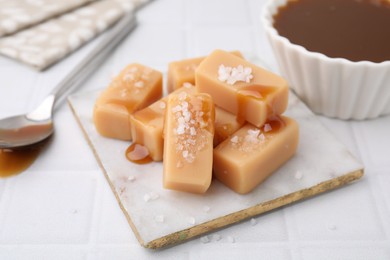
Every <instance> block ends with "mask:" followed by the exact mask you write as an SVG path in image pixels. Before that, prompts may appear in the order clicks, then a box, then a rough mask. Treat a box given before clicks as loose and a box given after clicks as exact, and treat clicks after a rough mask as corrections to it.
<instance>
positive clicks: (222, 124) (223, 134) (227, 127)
mask: <svg viewBox="0 0 390 260" xmlns="http://www.w3.org/2000/svg"><path fill="white" fill-rule="evenodd" d="M244 123H245V122H244V121H242V120H241V121H239V120H238V119H237V117H236V116H235V115H233V114H231V113H229V112H227V111H226V110H223V109H222V108H219V107H215V123H214V128H215V132H214V147H216V146H217V145H219V144H220V143H221V142H223V141H224V140H226V139H227V138H229V136H231V135H232V134H233V133H234V132H236V131H237V130H238V129H240V128H241V126H242V125H243V124H244Z"/></svg>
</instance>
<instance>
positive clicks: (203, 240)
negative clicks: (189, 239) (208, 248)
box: [200, 236, 210, 244]
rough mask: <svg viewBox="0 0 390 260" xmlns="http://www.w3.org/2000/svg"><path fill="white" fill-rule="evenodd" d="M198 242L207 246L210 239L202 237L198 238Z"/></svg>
mask: <svg viewBox="0 0 390 260" xmlns="http://www.w3.org/2000/svg"><path fill="white" fill-rule="evenodd" d="M200 242H202V243H203V244H207V243H209V242H210V239H209V237H208V236H204V237H201V238H200Z"/></svg>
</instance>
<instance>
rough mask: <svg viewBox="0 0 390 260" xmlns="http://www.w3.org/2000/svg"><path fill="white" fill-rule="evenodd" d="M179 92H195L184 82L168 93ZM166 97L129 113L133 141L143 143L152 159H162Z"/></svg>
mask: <svg viewBox="0 0 390 260" xmlns="http://www.w3.org/2000/svg"><path fill="white" fill-rule="evenodd" d="M181 92H186V93H187V94H195V93H196V88H195V86H193V85H191V84H189V83H185V84H184V87H182V88H179V89H177V90H176V91H174V92H172V93H171V94H170V95H175V94H179V93H181ZM168 97H169V96H166V97H164V98H162V99H160V100H158V101H156V102H154V103H153V104H151V105H150V106H148V107H146V108H144V109H141V110H139V111H137V112H135V113H134V114H132V115H130V123H131V135H132V137H133V142H135V143H138V144H141V145H144V146H145V147H146V148H147V149H148V150H149V155H150V157H151V158H152V159H153V160H154V161H161V160H162V159H163V147H164V139H163V128H164V116H165V108H166V106H167V100H168Z"/></svg>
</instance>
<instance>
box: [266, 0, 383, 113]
mask: <svg viewBox="0 0 390 260" xmlns="http://www.w3.org/2000/svg"><path fill="white" fill-rule="evenodd" d="M286 2H287V0H270V1H268V2H267V4H266V5H265V6H264V9H263V10H262V14H261V19H262V23H263V26H264V28H265V31H266V33H267V36H268V38H269V41H270V43H271V45H272V48H273V50H274V53H275V57H276V59H277V62H278V64H279V68H280V72H281V74H282V76H284V77H285V78H286V79H287V80H288V82H289V84H290V87H291V88H292V89H293V90H294V91H295V92H296V93H297V94H298V96H299V97H300V98H301V99H302V100H303V101H304V102H305V103H306V104H307V105H308V106H309V107H310V108H311V109H312V110H313V111H314V112H315V113H318V114H322V115H325V116H328V117H335V118H340V119H356V120H362V119H368V118H375V117H378V116H380V115H385V114H390V61H385V62H381V63H374V62H370V61H359V62H352V61H349V60H347V59H344V58H330V57H327V56H325V55H323V54H321V53H318V52H310V51H308V50H307V49H305V48H304V47H302V46H299V45H296V44H293V43H291V42H290V41H289V40H288V39H287V38H285V37H283V36H280V35H279V34H278V32H277V30H276V29H275V28H274V27H273V15H274V14H275V13H276V12H277V9H278V7H280V6H283V5H285V4H286Z"/></svg>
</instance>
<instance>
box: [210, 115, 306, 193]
mask: <svg viewBox="0 0 390 260" xmlns="http://www.w3.org/2000/svg"><path fill="white" fill-rule="evenodd" d="M298 139H299V128H298V124H297V123H296V122H295V121H294V120H293V119H291V118H288V117H284V116H280V117H274V118H272V119H271V120H269V121H267V123H266V124H265V125H264V126H263V127H261V128H260V129H259V128H256V127H255V126H253V125H251V124H245V125H244V126H243V127H242V128H241V129H240V130H238V131H237V132H236V133H234V134H233V135H232V136H231V137H230V138H229V139H227V140H225V141H224V142H222V143H221V144H220V145H218V146H217V147H216V148H215V149H214V165H213V169H214V175H215V177H216V178H217V179H218V180H220V181H221V182H222V183H224V184H225V185H226V186H228V187H229V188H231V189H232V190H234V191H235V192H237V193H240V194H245V193H248V192H250V191H252V190H253V189H254V188H255V187H256V186H257V185H259V184H260V183H261V182H263V181H264V180H265V179H266V178H267V177H268V176H270V175H271V174H272V173H273V172H274V171H275V170H276V169H277V168H279V167H280V166H281V165H282V164H283V163H285V162H286V161H287V160H288V159H289V158H291V157H292V156H293V155H294V153H295V151H296V149H297V146H298Z"/></svg>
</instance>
